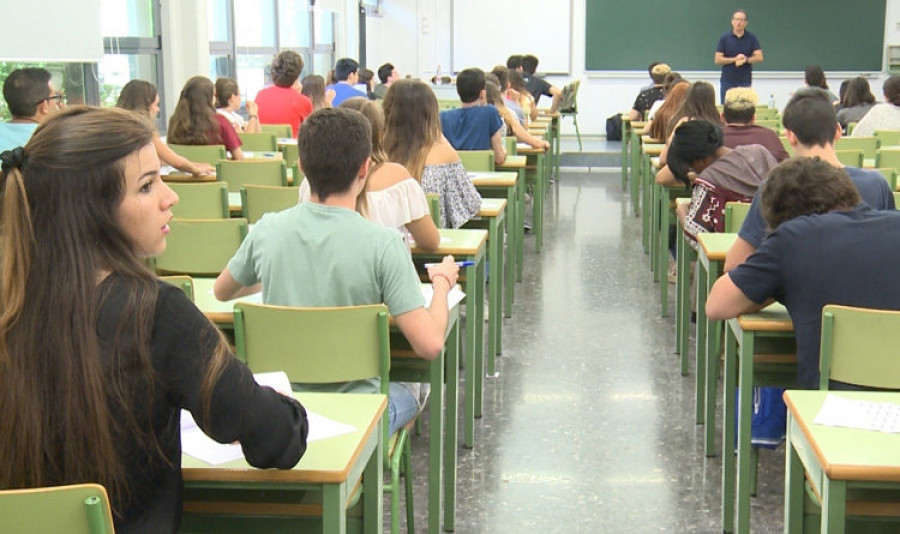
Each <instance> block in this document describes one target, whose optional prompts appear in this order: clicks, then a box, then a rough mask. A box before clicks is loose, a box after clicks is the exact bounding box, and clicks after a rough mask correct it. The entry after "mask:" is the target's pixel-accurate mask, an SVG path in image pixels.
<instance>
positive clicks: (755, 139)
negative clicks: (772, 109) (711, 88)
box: [722, 87, 790, 162]
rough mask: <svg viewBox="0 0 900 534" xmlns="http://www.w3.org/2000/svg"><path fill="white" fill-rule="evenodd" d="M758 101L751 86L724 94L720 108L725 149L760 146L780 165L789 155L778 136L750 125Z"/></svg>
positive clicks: (730, 90)
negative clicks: (723, 122) (723, 101)
mask: <svg viewBox="0 0 900 534" xmlns="http://www.w3.org/2000/svg"><path fill="white" fill-rule="evenodd" d="M758 98H759V97H757V95H756V91H754V90H753V89H752V88H750V87H732V88H731V89H729V90H728V92H727V93H725V104H724V107H723V108H722V119H723V120H724V121H725V126H724V127H723V128H722V133H724V134H725V146H727V147H728V148H737V147H739V146H743V145H762V146H764V147H766V149H767V150H768V151H769V152H771V153H772V155H773V156H775V160H776V161H778V162H782V161H784V160H786V159H788V158H789V157H790V156H789V155H788V153H787V150H785V149H784V145H783V144H782V143H781V139H778V135H777V134H776V133H775V132H774V131H773V130H772V129H771V128H766V127H765V126H759V125H757V124H754V123H753V122H754V119H755V117H756V102H757V100H758Z"/></svg>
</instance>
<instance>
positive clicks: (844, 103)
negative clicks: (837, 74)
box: [837, 76, 875, 132]
mask: <svg viewBox="0 0 900 534" xmlns="http://www.w3.org/2000/svg"><path fill="white" fill-rule="evenodd" d="M844 84H846V85H844ZM844 84H841V87H844V91H843V94H842V95H841V106H840V108H839V109H838V112H837V119H838V122H839V123H841V129H842V130H843V131H844V132H846V131H847V125H848V124H850V123H851V122H859V121H860V119H862V118H863V117H865V116H866V113H868V112H869V110H870V109H872V106H874V105H875V95H873V94H872V89H871V88H870V87H869V80H866V79H865V78H863V77H862V76H857V77H856V78H853V79H850V80H844Z"/></svg>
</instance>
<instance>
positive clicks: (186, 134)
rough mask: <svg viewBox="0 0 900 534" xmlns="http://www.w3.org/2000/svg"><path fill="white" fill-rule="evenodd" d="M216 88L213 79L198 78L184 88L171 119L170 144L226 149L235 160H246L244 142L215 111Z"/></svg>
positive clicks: (194, 78) (191, 80)
mask: <svg viewBox="0 0 900 534" xmlns="http://www.w3.org/2000/svg"><path fill="white" fill-rule="evenodd" d="M214 98H215V88H214V87H213V83H212V82H211V81H210V80H209V78H205V77H203V76H194V77H193V78H191V79H190V80H188V81H187V82H186V83H185V84H184V88H183V89H182V90H181V95H180V96H179V98H178V104H176V105H175V113H173V114H172V116H171V117H170V118H169V131H168V136H167V138H166V142H168V143H170V144H173V145H225V150H227V151H228V152H229V153H230V154H231V158H232V159H244V153H243V152H242V151H241V140H240V138H239V137H238V135H237V132H235V131H234V127H233V126H231V122H229V121H228V119H226V118H225V117H223V116H222V115H219V114H218V113H216V108H215V107H213V104H214Z"/></svg>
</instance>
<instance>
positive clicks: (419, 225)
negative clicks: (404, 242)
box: [406, 215, 441, 252]
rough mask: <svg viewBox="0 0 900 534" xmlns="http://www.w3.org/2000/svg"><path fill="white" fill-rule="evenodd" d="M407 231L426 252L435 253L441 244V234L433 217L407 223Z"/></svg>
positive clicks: (428, 216)
mask: <svg viewBox="0 0 900 534" xmlns="http://www.w3.org/2000/svg"><path fill="white" fill-rule="evenodd" d="M406 229H407V230H409V233H410V234H412V236H413V239H415V240H416V246H417V247H418V248H420V249H422V250H425V251H426V252H434V251H435V250H437V248H438V246H440V244H441V234H439V233H438V229H437V226H435V225H434V219H432V218H431V215H426V216H424V217H422V218H420V219H416V220H415V221H410V222H408V223H406Z"/></svg>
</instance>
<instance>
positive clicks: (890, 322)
mask: <svg viewBox="0 0 900 534" xmlns="http://www.w3.org/2000/svg"><path fill="white" fill-rule="evenodd" d="M898 346H900V311H892V310H873V309H867V308H854V307H850V306H838V305H835V304H828V305H826V306H825V307H824V308H823V309H822V348H821V352H820V356H819V389H829V388H828V381H829V380H834V381H837V382H842V383H845V384H852V385H854V386H862V387H868V388H876V389H900V358H897V347H898Z"/></svg>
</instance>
